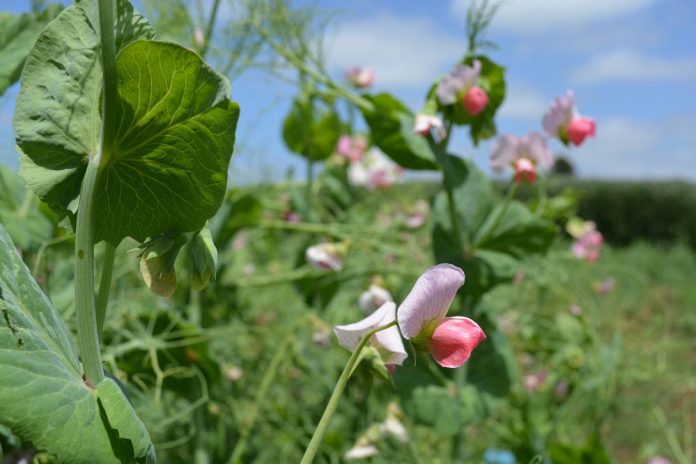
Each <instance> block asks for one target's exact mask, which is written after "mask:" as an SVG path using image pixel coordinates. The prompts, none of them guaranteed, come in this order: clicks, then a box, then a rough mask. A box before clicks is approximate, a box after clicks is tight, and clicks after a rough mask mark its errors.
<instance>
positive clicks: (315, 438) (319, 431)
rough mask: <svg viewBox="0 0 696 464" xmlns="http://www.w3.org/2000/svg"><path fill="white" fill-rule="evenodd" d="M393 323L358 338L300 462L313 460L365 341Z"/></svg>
mask: <svg viewBox="0 0 696 464" xmlns="http://www.w3.org/2000/svg"><path fill="white" fill-rule="evenodd" d="M395 325H396V321H392V322H390V323H389V324H386V325H383V326H381V327H377V328H376V329H373V330H371V331H370V332H368V333H366V334H365V335H364V336H363V338H362V339H361V340H360V343H358V346H357V347H356V348H355V350H353V354H352V355H351V356H350V359H349V360H348V364H346V367H344V368H343V372H342V373H341V376H340V377H339V378H338V382H336V387H334V391H333V393H332V394H331V398H329V403H328V404H327V405H326V409H325V410H324V414H323V415H322V416H321V420H320V421H319V425H317V428H316V430H315V431H314V435H312V439H311V440H310V442H309V445H308V446H307V449H306V450H305V454H304V456H303V457H302V461H300V464H310V463H311V462H313V461H314V457H315V456H316V454H317V451H318V450H319V446H320V445H321V442H322V440H323V439H324V435H325V434H326V430H327V429H328V428H329V422H331V418H332V417H333V415H334V413H335V412H336V407H337V406H338V401H339V400H340V399H341V395H342V394H343V390H344V389H345V388H346V385H347V384H348V380H349V379H350V375H351V374H352V373H353V370H354V369H355V366H356V365H357V363H358V361H359V359H360V353H361V352H362V349H363V348H364V347H365V345H366V344H367V342H368V341H369V340H370V339H371V338H372V336H373V335H374V334H376V333H377V332H381V331H382V330H386V329H388V328H390V327H394V326H395Z"/></svg>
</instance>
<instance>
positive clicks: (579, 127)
mask: <svg viewBox="0 0 696 464" xmlns="http://www.w3.org/2000/svg"><path fill="white" fill-rule="evenodd" d="M596 131H597V127H596V125H595V122H594V120H593V119H590V118H586V117H584V116H578V117H576V118H573V119H572V120H571V121H570V123H569V124H568V139H569V140H570V141H571V142H573V144H574V145H575V146H580V145H581V144H582V142H584V141H585V139H586V138H587V137H594V135H595V133H596Z"/></svg>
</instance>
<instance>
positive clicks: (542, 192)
mask: <svg viewBox="0 0 696 464" xmlns="http://www.w3.org/2000/svg"><path fill="white" fill-rule="evenodd" d="M537 193H538V195H539V200H538V202H537V206H536V210H535V211H534V214H535V215H536V216H537V217H539V216H541V215H542V214H543V213H544V209H546V202H547V200H548V193H547V191H546V176H544V175H540V176H539V179H538V181H537Z"/></svg>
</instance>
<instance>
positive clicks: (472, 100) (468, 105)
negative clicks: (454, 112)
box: [462, 87, 488, 116]
mask: <svg viewBox="0 0 696 464" xmlns="http://www.w3.org/2000/svg"><path fill="white" fill-rule="evenodd" d="M462 103H463V104H464V109H465V110H466V112H467V113H469V114H470V115H472V116H477V115H478V114H480V113H481V112H482V111H483V110H485V109H486V107H487V106H488V94H487V93H486V91H485V90H483V89H482V88H481V87H472V88H470V89H469V90H468V91H467V92H466V94H465V95H464V100H463V101H462Z"/></svg>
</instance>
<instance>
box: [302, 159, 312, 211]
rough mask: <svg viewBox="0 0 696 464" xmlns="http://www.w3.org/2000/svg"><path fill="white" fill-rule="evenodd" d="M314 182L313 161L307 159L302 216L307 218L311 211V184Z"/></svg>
mask: <svg viewBox="0 0 696 464" xmlns="http://www.w3.org/2000/svg"><path fill="white" fill-rule="evenodd" d="M313 183H314V161H312V160H307V186H306V187H307V188H306V190H305V208H307V210H306V211H305V212H304V217H306V218H308V217H309V215H310V213H311V212H312V184H313Z"/></svg>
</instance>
